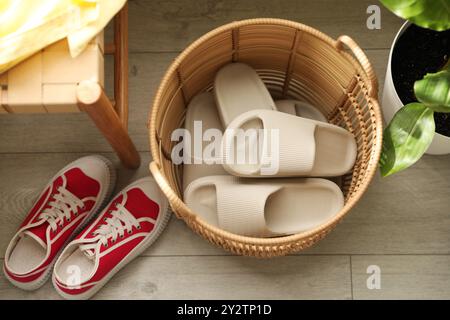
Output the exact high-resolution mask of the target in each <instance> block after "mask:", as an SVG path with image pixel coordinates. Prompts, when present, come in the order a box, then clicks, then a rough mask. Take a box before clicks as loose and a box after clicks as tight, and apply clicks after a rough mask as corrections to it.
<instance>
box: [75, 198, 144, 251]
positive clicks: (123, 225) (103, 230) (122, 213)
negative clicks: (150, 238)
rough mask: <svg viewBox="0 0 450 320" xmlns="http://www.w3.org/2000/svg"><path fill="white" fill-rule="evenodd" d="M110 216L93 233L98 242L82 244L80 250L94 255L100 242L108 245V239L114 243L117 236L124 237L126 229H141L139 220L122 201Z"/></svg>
mask: <svg viewBox="0 0 450 320" xmlns="http://www.w3.org/2000/svg"><path fill="white" fill-rule="evenodd" d="M109 213H110V214H111V217H110V218H106V219H105V220H104V221H105V223H103V224H101V225H100V226H99V227H98V228H97V229H96V230H94V231H93V232H92V233H93V235H95V236H97V240H98V241H97V242H95V243H89V244H85V245H81V246H80V250H81V251H83V252H84V253H85V254H86V255H87V256H88V257H93V256H94V254H95V248H96V247H97V244H98V243H99V242H100V243H102V244H103V245H104V246H105V247H107V246H108V240H109V239H111V241H112V243H115V242H116V241H117V237H120V238H123V237H124V235H125V231H127V232H128V233H131V232H132V231H133V227H135V228H136V229H141V226H140V224H139V221H138V220H137V219H136V218H135V217H134V216H133V215H132V214H131V213H130V212H129V211H128V210H127V209H126V208H125V207H124V206H123V205H122V204H120V203H118V204H117V205H116V209H115V210H112V211H110V212H109Z"/></svg>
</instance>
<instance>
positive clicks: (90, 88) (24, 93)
mask: <svg viewBox="0 0 450 320" xmlns="http://www.w3.org/2000/svg"><path fill="white" fill-rule="evenodd" d="M104 54H113V55H114V100H113V101H111V100H110V99H108V98H107V96H106V94H105V91H104V88H103V87H104V57H103V56H104ZM0 86H1V87H0V88H1V90H0V113H60V112H80V111H84V112H86V113H87V114H88V115H89V116H90V117H91V119H92V120H93V121H94V123H95V124H96V126H97V127H98V129H99V130H100V131H101V132H102V133H103V135H104V136H105V137H106V139H107V140H108V141H109V143H110V144H111V146H112V147H113V149H114V150H115V151H116V153H117V155H118V157H119V158H120V160H121V161H122V163H123V165H124V166H126V167H128V168H137V167H139V165H140V157H139V153H138V152H137V150H136V147H135V146H134V144H133V142H132V141H131V139H130V137H129V135H128V132H127V131H128V4H125V6H124V7H123V9H122V10H121V11H120V12H119V13H118V14H117V15H116V17H115V18H114V43H113V44H110V45H105V46H104V44H103V32H102V33H101V34H99V35H98V36H97V37H96V38H95V39H93V40H92V41H91V42H90V43H89V45H88V47H87V48H86V50H85V51H83V53H82V54H80V55H79V56H78V57H76V58H75V59H73V58H71V56H70V53H69V49H68V45H67V41H66V40H62V41H59V42H57V43H55V44H53V45H51V46H49V47H47V48H45V49H43V50H42V51H40V52H38V53H36V54H35V55H33V56H32V57H30V58H28V59H27V60H25V61H23V62H22V63H20V64H19V65H17V66H15V67H14V68H12V69H10V70H8V71H7V72H5V73H3V74H1V75H0Z"/></svg>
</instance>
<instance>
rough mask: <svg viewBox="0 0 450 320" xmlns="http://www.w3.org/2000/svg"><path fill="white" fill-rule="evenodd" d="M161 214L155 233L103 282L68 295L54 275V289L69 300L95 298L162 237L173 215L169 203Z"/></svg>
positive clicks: (131, 252)
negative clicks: (120, 272) (118, 273)
mask: <svg viewBox="0 0 450 320" xmlns="http://www.w3.org/2000/svg"><path fill="white" fill-rule="evenodd" d="M161 214H163V216H162V217H160V219H159V220H158V221H157V222H156V225H155V229H154V230H155V232H152V233H150V234H149V235H148V236H147V237H146V238H145V239H144V240H143V241H142V243H141V244H140V245H139V246H137V247H136V248H134V249H133V250H131V251H130V253H129V254H128V255H127V256H126V257H125V258H124V259H123V260H122V261H120V262H119V263H118V264H117V265H116V266H115V267H114V268H113V269H112V270H111V271H110V272H109V273H108V274H107V275H106V276H105V277H104V278H103V279H102V280H100V281H99V282H97V283H96V284H95V285H94V286H93V287H92V288H91V289H89V290H87V291H85V292H83V293H80V294H68V293H66V292H64V291H61V289H59V287H58V285H57V284H56V279H55V275H54V274H53V277H52V282H53V287H54V288H55V290H56V291H57V292H58V294H59V295H60V296H61V297H63V298H64V299H67V300H86V299H89V298H91V297H92V296H94V295H95V294H96V293H97V292H98V291H99V290H100V289H101V288H103V286H104V285H105V284H107V283H108V281H109V280H110V279H111V278H112V277H113V276H114V275H115V274H116V273H117V272H119V271H120V270H121V269H122V268H123V267H125V266H126V265H127V264H128V263H130V262H131V261H133V260H134V259H135V258H137V257H138V256H139V255H140V254H141V253H142V252H144V251H145V250H146V249H147V248H148V247H150V246H151V245H152V244H153V243H154V242H155V241H156V239H158V237H159V236H160V235H161V233H162V232H163V231H164V229H165V227H166V225H167V223H168V222H169V220H170V217H171V213H170V211H169V210H168V203H167V201H165V202H164V207H163V208H162V209H161Z"/></svg>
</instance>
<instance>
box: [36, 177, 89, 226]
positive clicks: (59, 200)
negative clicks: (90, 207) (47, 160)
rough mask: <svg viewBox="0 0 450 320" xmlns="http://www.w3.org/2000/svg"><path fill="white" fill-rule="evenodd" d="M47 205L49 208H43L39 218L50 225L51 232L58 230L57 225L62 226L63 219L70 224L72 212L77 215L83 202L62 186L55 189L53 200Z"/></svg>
mask: <svg viewBox="0 0 450 320" xmlns="http://www.w3.org/2000/svg"><path fill="white" fill-rule="evenodd" d="M48 205H49V207H48V208H45V209H44V210H43V211H42V212H41V214H40V215H39V217H40V219H42V220H46V221H47V222H48V223H49V224H50V228H51V229H52V231H55V230H56V229H57V228H58V223H59V225H60V226H62V225H63V222H64V219H66V221H67V222H70V219H71V213H72V212H73V213H74V215H77V214H78V208H80V209H84V202H83V201H81V200H80V199H79V198H78V197H77V196H75V195H74V194H73V193H71V192H70V191H69V190H67V189H66V188H65V187H63V186H60V187H58V188H57V192H56V193H55V194H54V195H53V200H52V201H50V202H49V203H48Z"/></svg>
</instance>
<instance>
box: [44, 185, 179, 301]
mask: <svg viewBox="0 0 450 320" xmlns="http://www.w3.org/2000/svg"><path fill="white" fill-rule="evenodd" d="M169 218H170V213H169V211H168V210H167V200H166V198H165V197H164V196H163V194H162V193H161V191H160V189H159V188H158V186H157V184H156V183H155V181H154V180H153V179H152V178H150V177H147V178H143V179H140V180H138V181H136V182H134V183H132V184H131V185H129V186H128V187H126V188H125V189H124V190H122V192H120V193H119V194H118V195H117V196H116V197H115V199H113V200H112V201H111V202H110V204H109V205H108V206H107V207H106V208H105V209H104V210H103V211H102V213H101V214H100V215H99V216H98V218H97V219H95V221H93V222H92V223H91V224H90V225H89V226H88V227H86V229H85V230H84V231H83V232H82V233H81V234H80V235H79V236H78V237H77V238H76V239H75V240H73V241H72V242H71V243H69V244H68V245H67V247H66V248H65V249H64V250H63V252H62V253H61V256H60V257H59V258H58V260H57V261H56V263H55V268H54V272H53V285H54V286H55V288H56V291H58V293H59V294H60V295H61V296H63V297H64V298H66V299H88V298H90V297H91V296H93V295H94V294H95V293H96V292H97V291H98V290H100V288H102V287H103V286H104V285H105V284H106V283H107V282H108V280H109V279H111V277H112V276H114V274H115V273H116V272H118V271H119V270H120V269H122V268H123V267H124V266H125V265H126V264H127V263H129V262H130V261H132V260H133V259H134V258H136V257H137V256H138V255H139V254H141V253H142V252H143V251H144V250H145V249H146V248H147V247H148V246H150V245H151V244H152V243H153V242H154V241H155V240H156V239H157V238H158V236H159V235H160V234H161V232H162V231H163V230H164V227H165V226H166V224H167V222H168V221H169Z"/></svg>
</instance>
